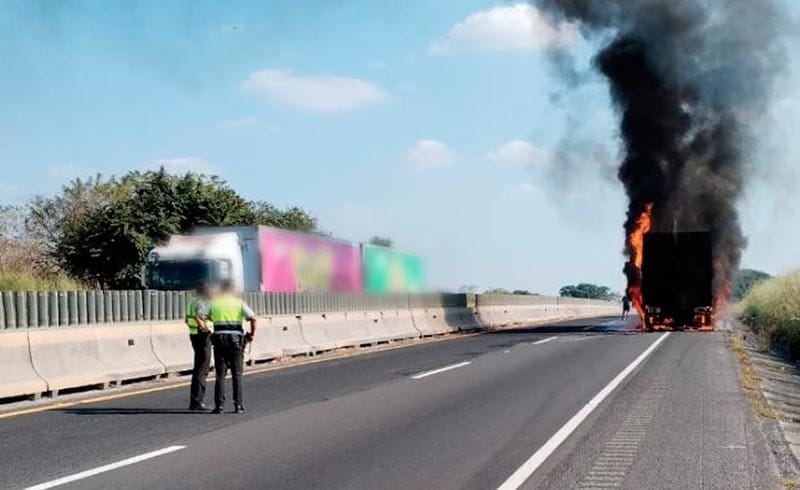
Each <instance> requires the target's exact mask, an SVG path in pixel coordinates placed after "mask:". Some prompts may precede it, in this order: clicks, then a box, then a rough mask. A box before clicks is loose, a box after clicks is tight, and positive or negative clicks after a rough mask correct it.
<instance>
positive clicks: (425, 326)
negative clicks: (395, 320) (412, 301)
mask: <svg viewBox="0 0 800 490" xmlns="http://www.w3.org/2000/svg"><path fill="white" fill-rule="evenodd" d="M411 319H412V320H413V322H414V327H415V328H416V329H417V330H418V331H419V333H420V336H421V337H431V336H433V335H438V333H437V331H436V329H435V328H434V327H433V325H431V323H430V321H429V318H428V312H427V311H425V309H423V308H415V309H413V310H411Z"/></svg>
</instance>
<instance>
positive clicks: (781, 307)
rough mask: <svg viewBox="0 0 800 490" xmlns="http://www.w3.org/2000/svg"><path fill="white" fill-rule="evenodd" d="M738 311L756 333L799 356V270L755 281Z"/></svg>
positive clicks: (796, 357)
mask: <svg viewBox="0 0 800 490" xmlns="http://www.w3.org/2000/svg"><path fill="white" fill-rule="evenodd" d="M739 314H740V316H741V318H742V319H743V320H744V321H745V322H746V323H747V324H748V325H749V326H750V327H751V328H752V329H753V330H754V331H755V332H756V333H757V334H758V335H759V336H761V337H762V338H765V339H767V340H768V341H769V342H770V343H772V344H776V343H777V344H780V345H785V346H786V348H787V349H788V351H789V352H788V353H789V354H790V355H791V356H792V357H793V358H795V359H798V358H800V270H798V271H794V272H792V273H789V274H786V275H783V276H780V277H776V278H773V279H770V280H768V281H764V282H761V283H759V284H757V285H756V286H755V287H753V289H751V290H750V292H749V293H748V294H747V296H745V297H744V299H743V300H742V301H741V303H740V304H739Z"/></svg>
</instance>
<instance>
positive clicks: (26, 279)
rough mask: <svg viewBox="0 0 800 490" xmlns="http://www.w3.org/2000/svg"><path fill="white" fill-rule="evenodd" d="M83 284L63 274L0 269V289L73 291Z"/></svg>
mask: <svg viewBox="0 0 800 490" xmlns="http://www.w3.org/2000/svg"><path fill="white" fill-rule="evenodd" d="M82 289H86V287H85V286H84V285H82V284H81V283H79V282H78V281H75V280H73V279H70V278H68V277H65V276H53V277H39V276H35V275H32V274H29V273H26V272H13V271H0V291H75V290H82Z"/></svg>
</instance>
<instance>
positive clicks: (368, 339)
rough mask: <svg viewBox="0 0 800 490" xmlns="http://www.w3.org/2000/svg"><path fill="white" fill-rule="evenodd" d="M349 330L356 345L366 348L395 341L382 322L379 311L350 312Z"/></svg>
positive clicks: (348, 316) (348, 315)
mask: <svg viewBox="0 0 800 490" xmlns="http://www.w3.org/2000/svg"><path fill="white" fill-rule="evenodd" d="M346 317H347V329H348V332H349V334H350V339H351V340H352V342H353V343H354V344H355V345H358V346H365V345H371V344H376V343H381V342H389V341H391V340H394V336H393V335H392V333H391V332H389V331H388V329H387V328H386V326H385V325H384V324H383V322H382V321H381V314H380V312H379V311H349V312H347V313H346Z"/></svg>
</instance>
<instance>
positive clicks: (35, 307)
mask: <svg viewBox="0 0 800 490" xmlns="http://www.w3.org/2000/svg"><path fill="white" fill-rule="evenodd" d="M25 302H26V303H28V327H30V328H33V327H38V326H39V300H38V299H37V294H36V291H26V292H25Z"/></svg>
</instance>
